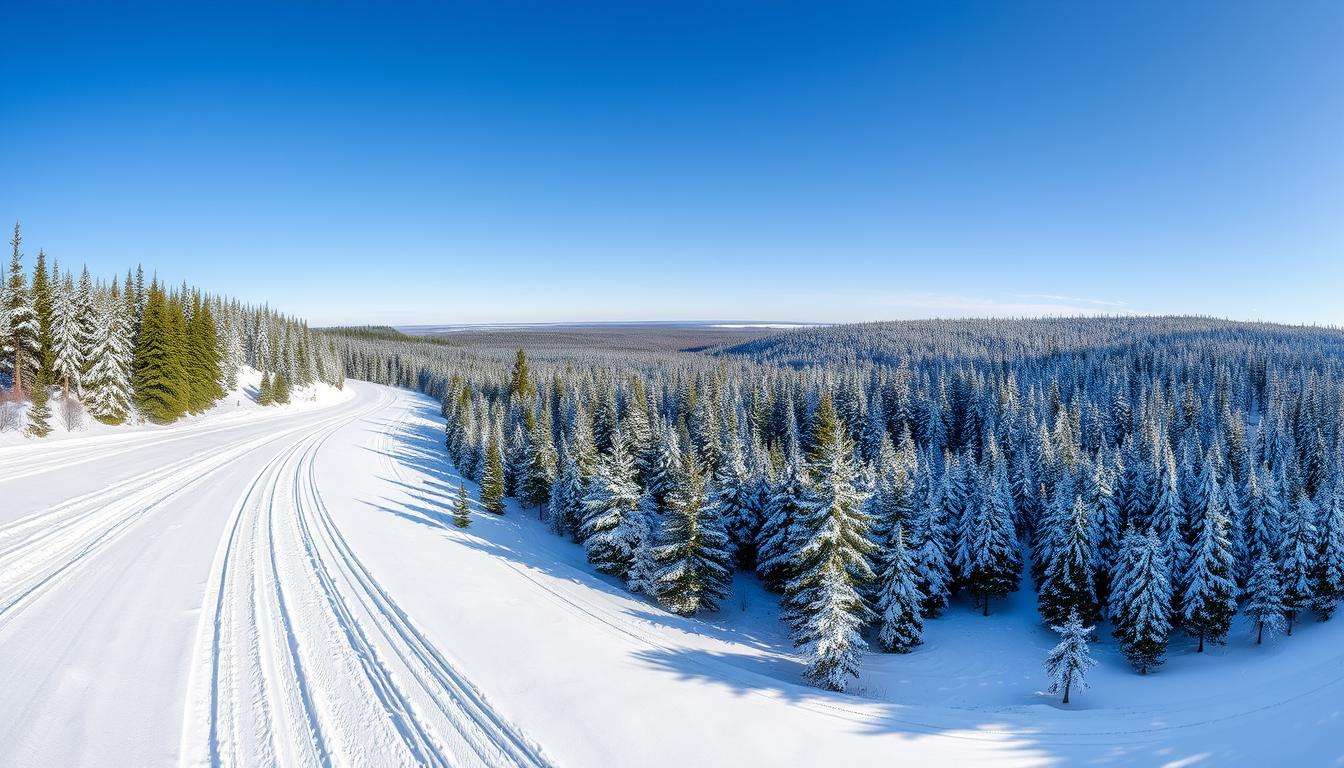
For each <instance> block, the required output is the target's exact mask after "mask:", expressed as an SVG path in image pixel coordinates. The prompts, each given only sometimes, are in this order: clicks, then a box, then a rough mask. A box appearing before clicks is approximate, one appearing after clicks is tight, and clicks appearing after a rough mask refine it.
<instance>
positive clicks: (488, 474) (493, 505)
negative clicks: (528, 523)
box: [480, 419, 504, 515]
mask: <svg viewBox="0 0 1344 768" xmlns="http://www.w3.org/2000/svg"><path fill="white" fill-rule="evenodd" d="M491 421H492V423H491V427H490V435H489V439H488V441H487V442H486V444H485V462H484V466H482V467H481V482H480V486H481V504H482V505H483V506H484V507H485V511H487V512H493V513H495V514H496V515H502V514H504V457H503V456H502V455H501V448H500V444H501V443H503V442H504V438H503V436H502V435H501V434H500V426H499V421H498V420H495V419H492V420H491Z"/></svg>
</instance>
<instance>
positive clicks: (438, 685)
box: [181, 390, 544, 766]
mask: <svg viewBox="0 0 1344 768" xmlns="http://www.w3.org/2000/svg"><path fill="white" fill-rule="evenodd" d="M384 393H385V391H383V390H380V394H382V399H380V401H379V402H378V403H376V404H374V405H373V406H372V407H370V408H368V409H366V410H364V411H361V412H360V413H358V414H356V415H354V416H351V417H349V418H347V419H345V420H343V421H342V422H341V423H339V424H335V425H332V426H329V427H324V428H321V429H316V430H313V431H311V432H310V433H308V434H305V435H304V436H303V437H301V438H300V439H299V440H298V441H296V443H295V444H294V445H293V446H292V447H291V448H289V449H288V450H286V451H285V452H284V453H283V454H282V455H281V456H278V457H276V459H275V461H273V462H272V464H270V465H268V466H267V468H266V469H264V470H263V471H262V473H260V474H259V475H258V476H257V478H256V479H255V480H254V482H253V484H252V487H251V488H250V489H249V490H248V492H247V493H246V494H245V495H244V497H243V499H242V500H241V501H240V503H239V505H238V506H237V507H236V508H235V515H234V520H233V523H232V524H231V526H230V530H229V534H228V535H227V536H226V537H225V539H224V540H223V541H222V542H221V549H220V551H219V552H218V553H217V556H216V562H217V563H219V565H218V567H217V568H215V569H213V571H214V573H215V575H214V576H212V586H211V590H210V592H209V597H208V598H207V606H209V605H210V604H211V603H213V605H214V607H213V610H210V611H208V612H206V613H203V614H202V617H201V623H200V625H199V627H198V636H197V648H196V652H195V655H194V660H193V665H192V673H191V674H192V677H191V683H190V685H189V689H188V697H189V698H188V706H187V708H186V713H185V714H184V724H183V733H182V742H181V762H182V764H183V765H211V766H214V765H251V764H256V763H263V764H277V765H328V764H361V765H362V764H402V765H433V766H449V765H452V766H458V765H469V764H479V765H490V766H496V765H498V766H509V765H525V766H532V765H542V764H544V763H543V761H542V760H541V759H540V758H539V757H538V753H537V752H536V750H535V749H533V748H532V747H530V746H529V745H528V744H527V742H526V741H524V740H523V739H522V738H521V737H520V736H519V735H518V733H517V731H516V730H514V729H513V728H512V727H511V726H510V725H508V724H507V723H505V722H504V721H502V720H501V719H500V718H498V717H497V716H496V715H495V714H494V713H493V712H492V711H491V710H490V709H489V707H488V706H487V705H485V704H484V701H483V700H482V699H481V697H480V695H479V693H477V692H476V691H475V689H474V688H472V687H471V686H470V684H469V683H467V682H466V681H465V679H463V678H462V677H461V676H460V675H459V674H458V673H457V672H456V670H454V669H453V668H452V667H451V666H450V665H448V664H447V662H446V661H445V660H444V659H443V657H442V655H441V654H440V653H439V652H438V651H437V649H436V648H434V646H433V644H432V643H431V642H429V641H428V639H427V638H425V637H424V636H423V635H422V634H421V633H420V632H419V631H418V630H416V629H415V627H414V626H413V625H412V624H411V622H410V620H409V618H408V617H406V615H405V614H404V612H402V611H401V609H400V608H399V607H398V606H397V605H396V603H395V602H394V601H393V600H392V598H391V597H390V596H389V595H388V594H387V592H386V591H385V590H384V589H383V588H382V587H381V585H379V584H378V582H377V581H376V579H374V578H373V576H372V575H371V574H370V573H369V571H368V570H367V569H366V568H364V566H363V564H362V563H361V562H360V561H359V559H358V558H357V557H356V556H355V555H354V553H353V551H352V550H351V549H350V547H349V544H348V542H347V541H346V540H345V539H344V536H343V535H342V534H341V533H340V531H339V529H338V528H337V527H336V525H335V522H334V520H333V519H332V518H331V515H330V513H329V511H328V509H327V507H326V504H325V502H324V501H323V499H322V496H321V492H320V489H319V488H318V484H317V481H316V475H315V472H314V466H315V458H316V456H317V454H318V451H319V450H320V449H321V448H322V446H323V445H324V444H325V443H326V441H327V440H328V439H329V438H330V437H331V436H332V435H334V434H335V433H336V432H337V431H338V430H339V429H340V428H341V427H343V426H345V425H346V424H349V423H351V422H353V421H355V420H357V419H360V418H364V417H366V416H368V415H370V414H372V413H374V412H377V411H379V410H381V409H384V408H386V407H388V406H389V405H390V404H392V403H395V402H396V396H395V395H390V396H389V395H387V394H384ZM380 639H381V642H380Z"/></svg>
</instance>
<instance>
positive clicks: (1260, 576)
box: [1242, 552, 1287, 645]
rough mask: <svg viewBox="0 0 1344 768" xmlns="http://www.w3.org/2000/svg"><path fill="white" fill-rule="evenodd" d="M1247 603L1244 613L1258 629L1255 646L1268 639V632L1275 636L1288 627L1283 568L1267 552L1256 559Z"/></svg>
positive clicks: (1248, 586) (1249, 581)
mask: <svg viewBox="0 0 1344 768" xmlns="http://www.w3.org/2000/svg"><path fill="white" fill-rule="evenodd" d="M1245 600H1246V603H1245V605H1244V606H1243V608H1242V610H1243V611H1244V612H1245V614H1246V617H1247V618H1248V619H1250V620H1251V623H1252V625H1253V626H1254V627H1255V644H1256V645H1260V643H1261V641H1263V640H1264V636H1265V631H1266V630H1268V631H1269V633H1270V634H1271V635H1273V634H1274V633H1276V632H1282V631H1283V630H1284V629H1285V628H1286V627H1287V619H1286V618H1285V617H1284V611H1283V584H1282V583H1281V582H1280V580H1279V569H1278V568H1277V567H1276V566H1275V565H1274V563H1273V561H1271V560H1270V559H1269V556H1268V555H1267V554H1265V553H1263V552H1261V553H1260V554H1258V555H1257V556H1256V558H1255V564H1254V565H1253V566H1252V568H1251V575H1250V578H1249V580H1248V581H1247V583H1246V597H1245Z"/></svg>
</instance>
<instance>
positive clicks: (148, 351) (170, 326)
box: [131, 281, 187, 423]
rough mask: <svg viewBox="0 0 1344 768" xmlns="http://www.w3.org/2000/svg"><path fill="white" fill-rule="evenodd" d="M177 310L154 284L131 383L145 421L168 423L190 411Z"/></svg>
mask: <svg viewBox="0 0 1344 768" xmlns="http://www.w3.org/2000/svg"><path fill="white" fill-rule="evenodd" d="M173 313H174V310H173V308H172V307H171V306H170V303H169V301H168V299H167V297H166V296H165V295H164V292H163V289H162V288H160V287H159V285H158V282H157V281H155V282H154V283H151V284H150V287H149V296H148V298H147V299H146V301H145V312H144V318H143V319H142V320H141V324H140V335H139V337H138V338H137V339H136V345H135V365H134V369H133V373H132V377H131V383H132V386H133V389H134V393H135V406H136V408H137V409H138V410H139V411H140V413H141V414H142V415H144V416H145V418H147V419H149V420H151V421H155V422H159V423H166V422H170V421H173V420H175V419H177V417H179V416H181V415H182V414H183V413H185V412H186V409H187V405H186V398H185V394H184V387H183V381H184V379H185V375H184V373H183V367H182V358H181V344H180V335H179V334H178V331H177V321H176V320H175V319H174V318H173Z"/></svg>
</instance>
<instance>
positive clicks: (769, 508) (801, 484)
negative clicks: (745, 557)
mask: <svg viewBox="0 0 1344 768" xmlns="http://www.w3.org/2000/svg"><path fill="white" fill-rule="evenodd" d="M806 492H807V475H806V472H805V471H804V469H803V467H802V465H801V464H800V461H799V457H798V456H797V455H796V454H791V455H790V456H789V457H788V458H787V459H786V460H785V463H784V470H783V471H782V472H781V473H780V477H779V481H778V482H777V483H776V484H775V486H774V488H773V489H772V491H771V494H770V501H769V502H768V504H767V505H766V512H765V522H764V524H763V525H762V526H761V530H760V533H759V534H758V538H759V539H760V542H759V543H758V544H757V547H756V549H757V553H756V573H757V575H759V576H760V577H761V580H762V581H764V582H765V585H766V586H767V587H769V588H770V589H774V590H781V589H783V588H784V585H785V584H787V583H788V582H789V581H790V580H791V579H792V578H793V577H794V576H795V575H796V568H795V566H796V564H797V563H796V557H795V556H796V554H797V549H798V546H799V541H798V539H799V536H800V535H801V533H800V531H799V529H798V527H797V520H798V518H799V517H800V515H801V514H802V511H803V504H804V501H803V497H804V494H805V493H806Z"/></svg>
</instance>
